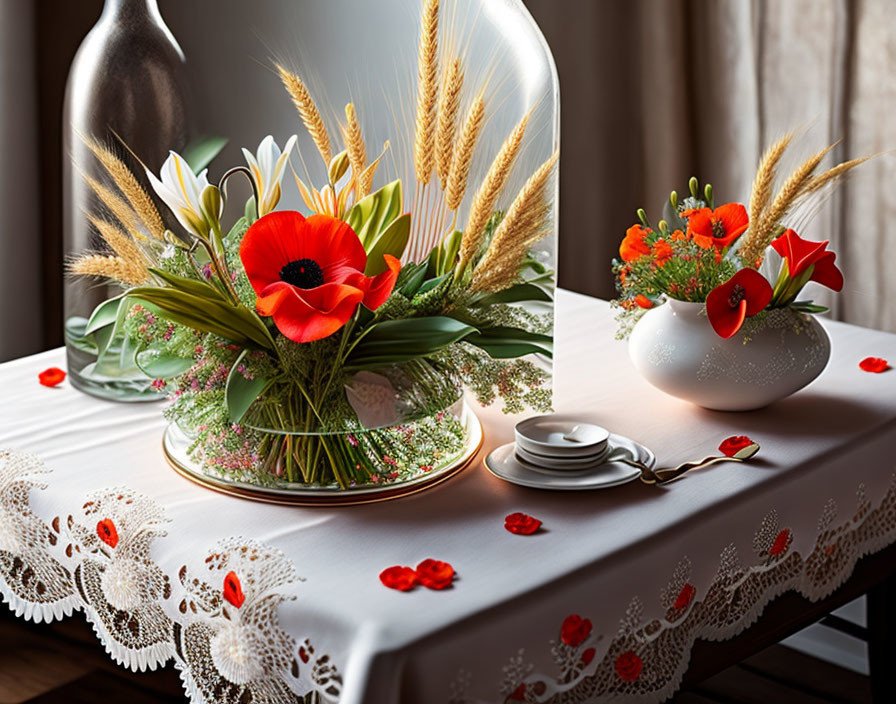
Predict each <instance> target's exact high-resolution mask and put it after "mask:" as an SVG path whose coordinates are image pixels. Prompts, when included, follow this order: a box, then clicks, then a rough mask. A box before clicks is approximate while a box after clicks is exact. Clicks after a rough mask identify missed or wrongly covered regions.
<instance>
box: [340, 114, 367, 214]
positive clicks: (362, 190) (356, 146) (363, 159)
mask: <svg viewBox="0 0 896 704" xmlns="http://www.w3.org/2000/svg"><path fill="white" fill-rule="evenodd" d="M342 136H343V137H344V138H345V148H346V150H347V151H348V163H349V164H350V165H351V167H352V175H353V176H354V178H355V184H356V188H357V193H358V196H359V197H363V196H366V195H367V194H369V193H370V185H371V183H372V182H373V174H372V173H371V174H369V175H365V173H364V171H365V169H366V168H367V147H365V146H364V136H363V135H362V134H361V125H359V124H358V116H357V114H356V113H355V106H354V105H353V104H352V103H349V104H348V105H346V106H345V127H344V128H343V130H342Z"/></svg>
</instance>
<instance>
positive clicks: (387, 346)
mask: <svg viewBox="0 0 896 704" xmlns="http://www.w3.org/2000/svg"><path fill="white" fill-rule="evenodd" d="M475 332H476V328H474V327H473V326H472V325H467V324H465V323H462V322H460V321H459V320H455V319H454V318H448V317H446V316H430V317H426V318H406V319H403V320H386V321H384V322H382V323H377V324H376V325H373V326H372V327H370V328H369V329H368V332H367V334H366V335H365V336H364V338H363V339H362V340H361V342H359V343H358V345H357V346H356V347H355V348H354V349H353V350H352V352H351V354H350V355H349V357H348V361H347V366H349V367H352V368H359V367H373V366H381V365H385V364H395V363H398V362H406V361H408V360H411V359H417V358H419V357H426V356H428V355H431V354H433V353H434V352H437V351H439V350H440V349H442V348H443V347H447V346H448V345H452V344H454V343H455V342H458V341H459V340H462V339H464V338H465V337H467V336H468V335H471V334H473V333H475Z"/></svg>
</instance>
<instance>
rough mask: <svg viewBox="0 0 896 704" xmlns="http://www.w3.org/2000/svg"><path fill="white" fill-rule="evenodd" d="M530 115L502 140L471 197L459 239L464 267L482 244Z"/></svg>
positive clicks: (518, 151)
mask: <svg viewBox="0 0 896 704" xmlns="http://www.w3.org/2000/svg"><path fill="white" fill-rule="evenodd" d="M530 115H531V113H529V114H527V115H526V116H525V117H523V119H522V120H520V123H519V124H518V125H517V126H516V127H515V128H514V130H513V132H511V133H510V135H509V136H508V137H507V139H506V140H504V144H503V145H502V146H501V149H500V150H499V151H498V154H497V155H496V156H495V159H494V161H492V165H491V166H490V167H489V170H488V173H487V174H486V175H485V179H483V181H482V185H480V186H479V190H478V191H477V192H476V196H475V197H474V198H473V204H472V205H471V206H470V215H469V217H468V218H467V226H466V227H465V228H464V236H463V238H462V239H461V242H460V252H459V254H460V266H461V267H464V266H466V264H467V262H469V261H470V258H471V257H472V256H473V255H474V254H475V253H476V251H477V250H478V249H479V245H481V244H482V239H483V237H484V236H485V226H486V225H487V224H488V221H489V219H490V218H491V217H492V214H493V212H494V210H495V203H497V201H498V196H500V195H501V191H502V190H504V186H505V185H506V184H507V179H508V178H510V172H511V171H512V170H513V164H514V162H515V161H516V158H517V156H518V155H519V153H520V147H521V146H522V144H523V136H524V135H525V134H526V125H528V124H529V117H530Z"/></svg>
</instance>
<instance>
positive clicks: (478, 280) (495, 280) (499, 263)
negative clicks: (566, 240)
mask: <svg viewBox="0 0 896 704" xmlns="http://www.w3.org/2000/svg"><path fill="white" fill-rule="evenodd" d="M558 158H559V154H558V153H556V152H555V153H554V154H553V155H552V156H551V157H550V158H549V159H548V160H547V161H546V162H544V163H543V164H542V165H541V166H539V167H538V169H536V171H535V173H533V174H532V175H531V176H530V177H529V180H528V181H526V183H525V185H524V186H523V187H522V189H521V190H520V192H519V193H518V194H517V196H516V198H515V199H514V201H513V203H512V204H511V206H510V208H509V209H508V210H507V214H506V215H505V216H504V219H503V220H502V221H501V224H500V225H498V229H497V230H495V234H494V235H493V236H492V241H491V242H490V243H489V246H488V250H487V251H486V253H485V255H484V256H483V257H482V259H481V260H480V261H479V263H478V264H477V265H476V269H475V270H474V271H473V279H472V281H471V282H470V289H471V290H472V291H474V292H476V291H482V292H492V291H501V290H503V289H505V288H508V287H509V286H512V285H513V284H514V283H516V281H517V279H518V277H519V270H520V262H522V260H523V258H524V257H525V256H526V253H527V251H528V249H529V247H531V246H532V244H534V243H535V242H536V241H538V240H539V239H541V238H542V237H544V236H545V235H546V234H547V233H548V232H549V231H550V214H551V209H552V206H551V202H550V199H549V197H548V195H549V194H548V186H549V184H550V182H551V175H552V174H553V171H554V166H555V165H556V164H557V159H558Z"/></svg>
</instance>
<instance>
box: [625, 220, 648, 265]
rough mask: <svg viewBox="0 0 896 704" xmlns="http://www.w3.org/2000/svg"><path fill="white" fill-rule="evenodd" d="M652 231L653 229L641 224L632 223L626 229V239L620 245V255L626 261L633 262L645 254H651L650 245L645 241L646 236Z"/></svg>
mask: <svg viewBox="0 0 896 704" xmlns="http://www.w3.org/2000/svg"><path fill="white" fill-rule="evenodd" d="M650 233H651V230H649V229H647V228H646V227H643V226H641V225H632V226H631V227H630V228H628V230H626V231H625V239H623V240H622V244H620V245H619V256H620V257H622V261H624V262H633V261H635V260H636V259H640V258H641V257H643V256H644V255H645V254H650V245H648V244H647V242H645V241H644V238H645V237H647V235H649V234H650Z"/></svg>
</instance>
